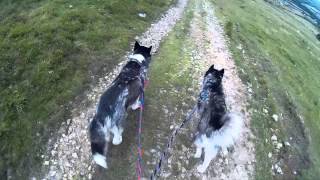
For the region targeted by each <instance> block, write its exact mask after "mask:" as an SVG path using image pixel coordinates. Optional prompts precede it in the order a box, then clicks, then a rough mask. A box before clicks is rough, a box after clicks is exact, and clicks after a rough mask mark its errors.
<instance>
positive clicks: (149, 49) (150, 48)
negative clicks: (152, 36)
mask: <svg viewBox="0 0 320 180" xmlns="http://www.w3.org/2000/svg"><path fill="white" fill-rule="evenodd" d="M151 50H152V46H150V47H149V48H148V51H149V54H151Z"/></svg>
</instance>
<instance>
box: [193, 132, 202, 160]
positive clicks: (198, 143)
mask: <svg viewBox="0 0 320 180" xmlns="http://www.w3.org/2000/svg"><path fill="white" fill-rule="evenodd" d="M202 143H203V142H202V140H201V136H200V137H197V138H196V140H195V141H194V144H195V145H196V148H197V149H196V153H195V154H194V157H195V158H200V157H201V154H202V148H203V144H202Z"/></svg>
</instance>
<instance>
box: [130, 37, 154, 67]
mask: <svg viewBox="0 0 320 180" xmlns="http://www.w3.org/2000/svg"><path fill="white" fill-rule="evenodd" d="M151 49H152V46H150V47H145V46H141V45H140V44H139V43H138V42H137V41H136V43H135V44H134V48H133V56H137V55H142V56H143V58H144V59H143V60H141V61H146V63H147V64H149V62H150V59H151ZM141 63H142V62H141Z"/></svg>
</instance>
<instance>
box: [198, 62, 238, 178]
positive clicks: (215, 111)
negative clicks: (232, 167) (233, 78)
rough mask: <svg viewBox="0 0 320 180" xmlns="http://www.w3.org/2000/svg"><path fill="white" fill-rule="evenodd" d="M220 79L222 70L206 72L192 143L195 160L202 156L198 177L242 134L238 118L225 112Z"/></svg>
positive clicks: (212, 69)
mask: <svg viewBox="0 0 320 180" xmlns="http://www.w3.org/2000/svg"><path fill="white" fill-rule="evenodd" d="M223 75H224V69H222V70H217V69H214V66H213V65H212V66H211V67H210V68H209V70H208V71H207V72H206V73H205V76H204V80H203V87H202V90H201V93H200V97H199V100H198V104H197V110H198V111H197V113H198V116H199V118H200V121H199V124H198V128H197V130H198V131H197V133H196V138H195V141H194V144H195V145H196V148H197V149H196V153H195V155H194V156H195V158H200V157H201V155H202V152H203V153H204V162H203V164H201V165H199V166H198V167H197V170H198V172H200V173H203V172H205V170H206V169H207V167H208V166H209V164H210V162H211V160H212V159H213V158H215V157H216V155H217V154H218V153H219V151H220V150H223V151H227V148H228V147H230V146H232V145H233V144H234V143H235V141H236V139H237V138H238V137H239V135H240V134H241V131H242V126H243V120H242V118H241V116H239V115H238V114H235V113H229V112H227V108H226V104H225V98H224V93H223V88H222V83H221V82H222V78H223Z"/></svg>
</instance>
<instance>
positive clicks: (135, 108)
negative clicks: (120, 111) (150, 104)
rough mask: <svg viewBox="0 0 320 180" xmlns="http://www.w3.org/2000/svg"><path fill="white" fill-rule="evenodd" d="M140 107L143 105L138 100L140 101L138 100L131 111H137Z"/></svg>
mask: <svg viewBox="0 0 320 180" xmlns="http://www.w3.org/2000/svg"><path fill="white" fill-rule="evenodd" d="M140 106H141V103H140V101H139V98H138V99H137V100H136V102H135V103H134V104H132V105H131V109H132V110H137V109H139V108H140Z"/></svg>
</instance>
